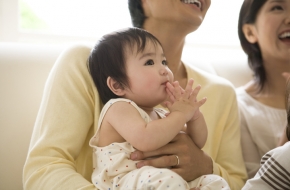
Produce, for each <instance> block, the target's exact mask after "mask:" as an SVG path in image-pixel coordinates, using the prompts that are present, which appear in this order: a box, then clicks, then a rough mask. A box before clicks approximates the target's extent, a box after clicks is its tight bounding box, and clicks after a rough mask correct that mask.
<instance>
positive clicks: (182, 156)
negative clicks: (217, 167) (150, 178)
mask: <svg viewBox="0 0 290 190" xmlns="http://www.w3.org/2000/svg"><path fill="white" fill-rule="evenodd" d="M175 155H176V156H178V158H179V165H178V166H176V164H177V158H176V156H175ZM152 157H155V158H152ZM147 158H150V159H147ZM151 158H152V159H151ZM131 159H132V160H135V161H136V160H141V161H140V162H138V163H137V168H141V167H142V166H153V167H156V168H171V167H172V168H171V170H173V171H174V172H176V173H177V174H179V175H180V176H182V177H183V179H184V180H186V181H192V180H194V179H196V178H198V177H200V176H202V175H206V174H212V173H213V163H212V160H211V158H210V157H209V156H208V155H206V154H205V153H204V152H203V151H202V150H200V149H198V148H197V146H196V145H195V144H194V143H193V142H192V140H191V138H190V137H189V136H188V135H187V134H184V133H179V134H178V135H177V136H176V137H175V138H174V139H173V140H172V141H171V142H170V143H168V144H167V145H165V146H163V147H161V148H159V149H157V150H155V151H150V152H140V151H135V152H133V153H132V154H131ZM144 159H147V160H144Z"/></svg>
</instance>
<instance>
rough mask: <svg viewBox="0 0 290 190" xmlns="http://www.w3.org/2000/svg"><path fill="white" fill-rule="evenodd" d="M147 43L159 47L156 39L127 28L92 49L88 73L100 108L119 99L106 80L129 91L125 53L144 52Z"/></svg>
mask: <svg viewBox="0 0 290 190" xmlns="http://www.w3.org/2000/svg"><path fill="white" fill-rule="evenodd" d="M147 40H150V41H151V42H152V43H153V44H154V45H160V46H161V43H160V42H159V40H158V39H157V38H156V37H155V36H153V35H152V34H150V33H149V32H147V31H145V30H143V29H139V28H128V29H125V30H121V31H117V32H113V33H110V34H107V35H105V36H103V37H102V38H101V39H100V40H99V42H98V43H97V44H96V45H95V47H94V48H93V50H92V52H91V54H90V56H89V60H88V62H89V63H88V69H89V72H90V74H91V76H92V78H93V81H94V83H95V85H96V87H97V89H98V92H99V95H100V98H101V100H102V103H103V104H105V103H107V102H108V101H109V100H110V99H112V98H119V96H117V95H116V94H114V93H113V92H112V91H111V90H110V88H109V87H108V85H107V78H108V77H109V76H110V77H111V78H112V79H114V80H115V81H117V82H118V85H119V87H120V88H125V87H127V88H130V84H129V81H128V77H127V74H126V60H127V57H126V56H128V52H129V53H132V54H134V53H135V54H137V53H140V52H143V51H144V49H145V47H146V43H147V42H148V41H147ZM161 47H162V46H161Z"/></svg>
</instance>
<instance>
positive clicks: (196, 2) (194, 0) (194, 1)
mask: <svg viewBox="0 0 290 190" xmlns="http://www.w3.org/2000/svg"><path fill="white" fill-rule="evenodd" d="M181 2H183V3H185V4H194V5H196V6H197V7H198V8H199V9H200V10H201V7H202V6H201V2H200V1H199V0H181Z"/></svg>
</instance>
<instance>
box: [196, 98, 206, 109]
mask: <svg viewBox="0 0 290 190" xmlns="http://www.w3.org/2000/svg"><path fill="white" fill-rule="evenodd" d="M206 100H207V98H206V97H204V98H203V99H201V100H199V101H197V102H196V104H197V106H198V107H201V106H202V105H203V104H204V103H205V102H206Z"/></svg>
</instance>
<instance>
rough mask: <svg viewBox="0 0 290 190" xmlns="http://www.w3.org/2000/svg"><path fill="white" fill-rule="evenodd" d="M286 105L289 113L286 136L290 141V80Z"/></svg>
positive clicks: (287, 87)
mask: <svg viewBox="0 0 290 190" xmlns="http://www.w3.org/2000/svg"><path fill="white" fill-rule="evenodd" d="M285 103H286V111H287V128H286V136H287V138H288V140H289V141H290V78H289V79H288V80H287V84H286V96H285Z"/></svg>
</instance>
